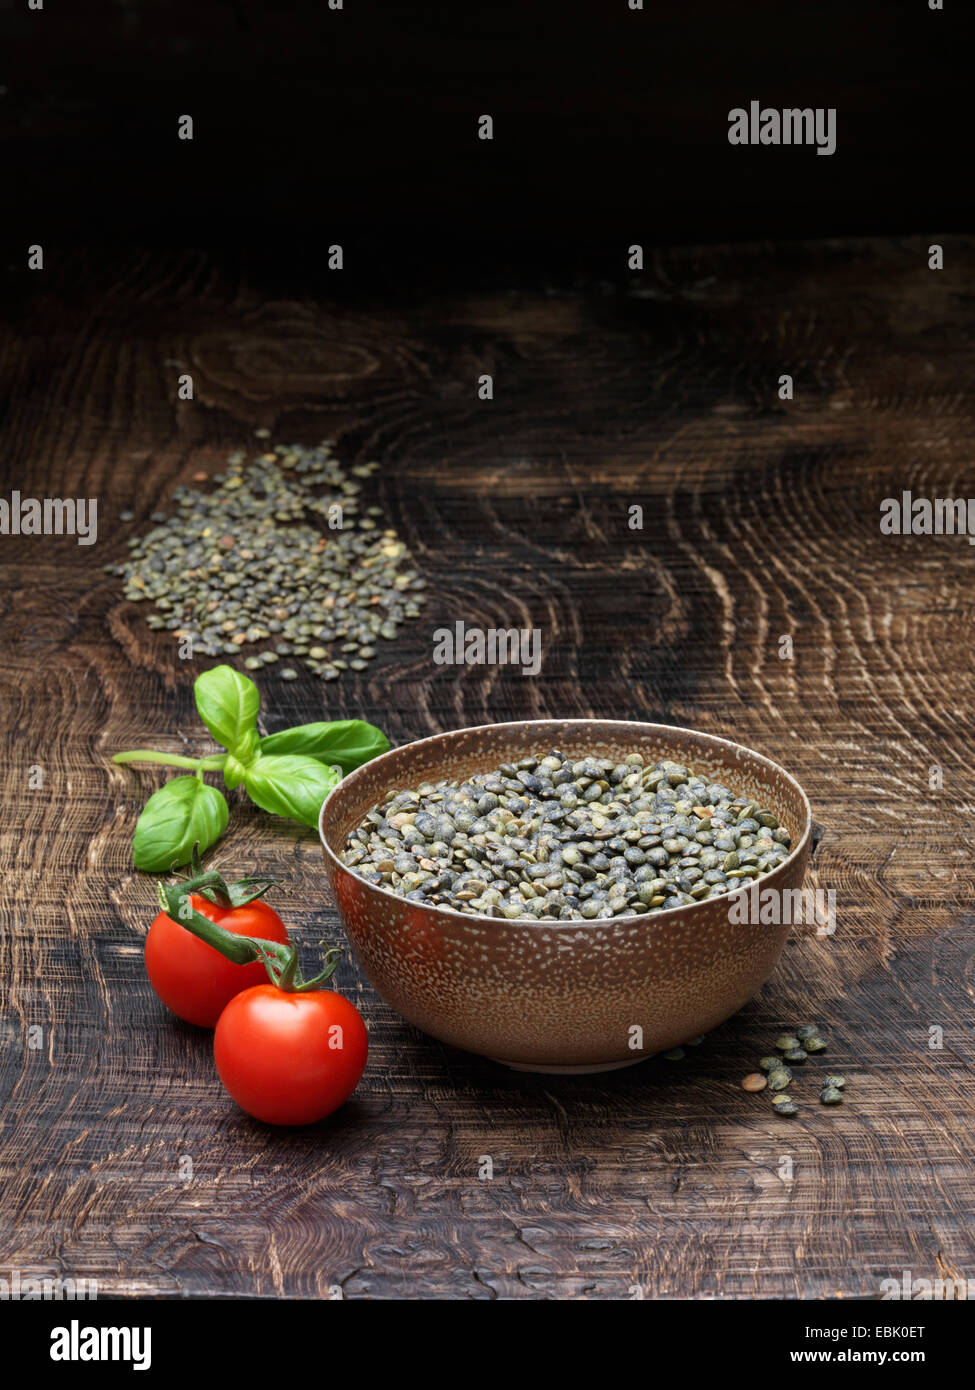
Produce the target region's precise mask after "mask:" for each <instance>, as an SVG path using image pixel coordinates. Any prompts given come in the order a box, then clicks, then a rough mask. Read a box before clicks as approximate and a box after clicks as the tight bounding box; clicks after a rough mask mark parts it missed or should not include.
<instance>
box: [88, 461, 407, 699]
mask: <svg viewBox="0 0 975 1390" xmlns="http://www.w3.org/2000/svg"><path fill="white" fill-rule="evenodd" d="M262 437H264V436H262ZM378 466H379V465H378V464H375V463H366V464H359V465H356V466H355V467H353V468H351V469H349V470H346V469H345V468H343V467H342V466H341V465H340V464H339V462H338V460H337V459H335V458H334V457H333V456H332V449H331V441H325V442H323V443H322V444H319V445H317V446H316V447H314V448H306V447H304V446H303V445H300V444H292V445H284V444H280V445H277V446H276V447H275V448H274V450H273V451H272V452H264V453H262V454H260V455H259V456H258V457H256V458H254V459H253V460H252V461H251V462H250V463H248V462H246V454H245V452H244V451H243V450H238V451H236V452H235V453H233V454H231V455H230V458H229V459H228V461H227V468H226V471H225V472H223V473H214V474H213V475H212V477H208V475H207V474H205V473H194V475H193V478H194V481H197V482H204V481H208V482H210V483H212V484H214V487H213V489H212V490H211V491H206V492H205V491H203V490H201V489H197V488H191V487H185V486H181V487H177V488H176V489H175V490H174V492H173V502H174V504H175V511H174V512H173V514H172V515H166V514H165V513H153V514H152V517H151V520H152V521H153V522H155V523H156V524H155V525H154V526H153V527H152V529H151V530H149V531H147V532H146V533H145V535H143V536H133V537H131V538H130V539H129V541H128V547H129V551H130V553H129V556H128V558H127V559H125V560H123V561H121V562H120V563H118V564H108V565H105V566H104V568H105V570H106V571H107V572H108V573H111V574H117V575H120V576H121V577H122V579H123V580H124V585H125V596H126V598H128V599H132V600H134V601H136V602H138V601H140V600H148V601H150V602H152V603H153V604H154V605H155V610H156V611H155V612H153V613H150V614H149V617H148V619H147V622H148V625H149V626H150V627H151V628H162V629H166V630H168V631H170V632H172V633H173V634H174V635H175V636H176V637H177V638H178V639H180V640H183V641H186V640H187V639H189V640H190V641H191V642H192V646H193V650H194V651H195V652H199V653H201V654H203V655H206V656H216V655H218V654H223V655H238V656H243V650H242V649H244V648H246V649H248V655H246V656H243V665H244V666H245V668H246V669H247V670H249V671H256V670H259V669H261V668H263V667H265V666H272V665H274V663H276V662H277V661H278V660H279V659H280V658H282V657H291V658H295V659H298V658H300V660H301V661H302V662H303V663H304V665H305V666H306V667H307V668H308V669H309V670H310V671H312V672H314V674H315V675H317V676H320V677H322V679H324V680H335V679H337V678H338V677H339V675H340V674H341V672H343V671H345V670H353V671H361V670H364V669H365V666H366V663H367V662H368V661H370V660H372V659H373V657H375V655H376V650H377V649H376V642H377V639H382V640H385V641H389V640H391V639H392V638H394V637H395V636H396V633H397V629H398V628H399V626H400V624H401V623H403V622H405V621H406V620H407V619H411V618H418V617H419V616H420V609H421V607H422V605H423V604H424V603H425V602H426V595H425V594H424V592H423V590H424V589H425V588H426V580H424V579H423V578H422V577H421V575H420V574H419V573H418V572H417V570H416V569H414V568H413V563H412V559H411V556H410V553H409V551H408V550H407V547H406V545H405V544H404V543H403V542H402V541H401V540H400V539H399V538H398V536H397V534H396V532H395V530H393V529H391V528H389V527H386V528H385V529H383V528H382V515H383V513H382V508H381V507H378V506H368V507H363V506H362V505H361V499H360V493H361V490H362V480H364V479H366V478H368V477H369V476H370V474H372V473H373V472H375V470H376V469H377V468H378ZM350 475H351V476H350ZM336 508H340V509H341V510H340V511H337V510H335V509H336ZM132 517H133V513H132V512H121V513H120V518H121V519H122V520H131V519H132ZM337 522H340V523H341V524H340V525H337V524H336V523H337ZM315 523H318V524H317V525H316V524H315ZM255 649H256V650H255ZM280 674H281V677H282V679H283V680H296V679H297V677H298V671H297V669H296V667H295V665H294V664H291V665H287V666H285V667H283V668H282V669H281V672H280Z"/></svg>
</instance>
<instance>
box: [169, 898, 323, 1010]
mask: <svg viewBox="0 0 975 1390" xmlns="http://www.w3.org/2000/svg"><path fill="white" fill-rule="evenodd" d="M219 877H220V875H219V874H217V873H215V872H213V871H211V872H210V873H206V874H201V875H199V876H198V877H197V878H193V879H187V880H185V881H184V882H182V883H180V884H179V885H178V886H174V885H170V884H165V883H158V882H157V884H156V892H157V896H158V898H159V906H160V907H161V908H162V910H163V912H165V914H166V916H167V917H169V918H170V919H171V921H173V922H176V923H177V924H178V925H179V926H181V927H185V929H186V930H187V931H188V932H190V933H191V935H193V936H198V937H199V938H200V940H201V941H205V942H206V944H207V945H208V946H212V947H213V949H214V950H215V951H218V952H219V953H220V955H222V956H226V958H227V960H230V961H233V962H234V964H235V965H246V964H247V963H248V962H250V961H254V960H260V961H263V962H264V968H265V970H266V971H267V975H268V979H269V980H270V981H271V984H272V985H276V986H277V988H278V989H280V990H282V991H283V992H284V993H286V994H305V993H307V992H308V991H309V990H313V989H317V988H318V987H319V986H320V985H323V984H324V983H325V982H326V980H330V979H331V978H332V975H333V974H334V973H335V968H336V966H337V965H338V963H339V960H340V959H341V957H342V952H341V950H339V949H338V947H332V948H330V949H329V950H327V951H326V953H325V968H324V970H322V972H321V973H320V974H319V975H316V976H315V977H314V979H311V980H304V979H302V976H301V971H300V970H299V968H298V953H297V951H296V950H295V948H294V947H293V946H291V945H287V946H286V945H284V943H283V942H278V941H264V940H262V939H261V937H259V936H238V935H237V934H236V933H235V932H229V931H226V930H225V928H223V927H221V926H218V924H217V923H216V922H211V921H210V918H209V917H204V915H203V913H202V912H197V911H196V909H195V908H194V907H193V904H192V903H191V902H190V896H189V895H190V893H191V892H195V891H196V889H197V888H209V887H214V886H216V885H215V884H214V880H215V879H219Z"/></svg>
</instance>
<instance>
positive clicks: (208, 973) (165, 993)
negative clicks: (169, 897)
mask: <svg viewBox="0 0 975 1390" xmlns="http://www.w3.org/2000/svg"><path fill="white" fill-rule="evenodd" d="M190 902H191V904H192V905H193V907H195V908H196V910H197V912H201V913H202V914H203V916H204V917H209V919H210V921H211V922H219V924H220V926H221V927H223V928H224V930H225V931H230V932H234V933H235V935H237V936H259V937H261V938H262V939H263V940H265V941H280V942H281V943H282V944H284V943H286V942H287V940H288V933H287V930H286V929H285V925H284V923H283V922H282V921H281V918H280V917H279V916H278V914H277V913H276V912H275V911H274V909H273V908H271V907H268V905H267V903H262V902H260V901H259V900H257V899H255V900H254V901H253V902H249V903H247V904H245V906H244V907H218V906H217V905H216V903H212V902H210V900H209V899H208V898H203V897H200V896H199V895H198V894H196V893H191V894H190ZM146 973H147V975H148V976H149V983H150V984H151V985H152V987H153V989H154V990H155V991H156V993H157V994H158V996H159V998H160V999H161V1000H162V1001H163V1003H164V1004H165V1005H166V1007H167V1009H172V1011H173V1013H174V1014H176V1016H177V1017H178V1018H182V1019H184V1020H185V1021H186V1022H187V1023H198V1024H199V1025H200V1026H201V1027H203V1028H213V1027H214V1026H215V1025H216V1022H217V1019H218V1018H219V1017H220V1015H221V1014H222V1013H223V1011H224V1009H225V1008H226V1006H227V1004H228V1003H229V1002H230V1000H231V999H232V998H233V997H234V995H235V994H239V993H240V991H241V990H242V989H250V988H251V986H252V985H259V984H260V983H261V981H262V980H265V981H266V980H267V970H266V969H265V967H264V963H263V962H262V961H259V960H256V961H251V962H250V964H248V965H234V963H233V962H232V961H229V960H226V959H225V958H224V957H223V956H222V955H220V953H219V951H215V950H214V949H213V947H212V946H208V945H207V944H206V942H205V941H201V940H200V939H199V937H196V936H193V934H192V933H191V932H188V931H187V930H186V928H185V927H181V926H180V925H179V923H178V922H174V921H173V920H172V918H171V917H167V916H166V914H165V912H160V914H159V916H158V917H157V918H156V920H155V921H154V922H153V924H152V926H151V927H150V928H149V934H148V936H147V937H146Z"/></svg>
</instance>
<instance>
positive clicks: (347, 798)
mask: <svg viewBox="0 0 975 1390" xmlns="http://www.w3.org/2000/svg"><path fill="white" fill-rule="evenodd" d="M550 748H558V749H560V750H561V751H562V752H564V753H567V754H568V755H569V756H570V757H572V756H576V757H581V756H583V755H584V754H591V755H593V756H596V757H606V758H616V759H622V758H624V757H625V756H626V755H627V754H628V753H640V754H642V755H643V758H644V759H645V760H646V761H647V762H656V761H658V760H659V759H662V758H672V759H674V760H675V761H678V762H681V763H686V764H687V766H689V767H690V768H692V769H693V770H694V771H695V772H699V773H702V774H706V775H707V776H708V777H709V778H710V779H711V780H713V781H717V782H722V783H724V784H726V785H728V786H731V787H733V788H734V789H735V790H736V791H744V792H747V793H748V795H749V796H750V797H752V798H753V800H755V801H756V802H758V803H759V804H760V805H762V806H766V807H768V808H769V809H770V810H772V811H773V812H774V813H775V814H776V815H777V816H778V817H779V819H780V821H781V822H782V823H783V824H784V825H785V827H786V828H787V829H788V830H789V832H790V834H791V835H792V843H793V846H794V848H793V851H792V854H791V855H790V857H789V858H788V859H787V860H785V861H784V862H783V863H782V864H781V865H779V867H778V868H777V869H775V870H774V872H772V873H770V874H767V875H766V876H765V877H764V878H762V879H761V880H760V884H761V887H762V888H763V889H764V888H775V889H779V890H785V889H794V888H798V887H799V886H800V884H801V883H802V878H803V875H804V873H805V871H806V865H807V862H808V859H809V847H810V835H811V830H812V817H811V812H810V808H809V802H808V800H807V798H806V794H805V792H804V791H803V790H802V788H801V787H800V786H799V784H798V782H796V781H794V779H793V778H792V777H790V776H789V774H788V773H787V772H785V771H784V770H783V769H782V768H781V767H779V766H777V764H775V763H773V762H770V761H769V760H768V758H763V757H762V756H761V754H760V753H753V752H751V751H750V750H749V749H747V748H743V747H741V745H740V744H737V743H730V742H728V740H726V739H723V738H715V737H714V736H713V735H711V734H700V733H695V732H694V731H693V730H691V729H673V728H670V727H668V726H667V725H664V724H638V723H625V722H623V721H621V720H595V719H538V720H531V721H526V722H523V723H513V724H486V725H483V726H481V727H480V728H475V729H457V730H456V731H454V732H452V733H446V734H437V735H435V736H434V737H433V738H425V739H421V740H420V741H419V742H417V743H410V744H407V745H406V747H404V748H395V749H393V750H392V751H391V752H389V753H385V754H383V756H382V757H380V758H375V759H374V760H373V761H372V762H370V763H366V764H365V766H363V767H360V768H358V769H357V770H356V771H355V772H353V773H352V774H351V775H350V776H348V777H346V778H345V779H344V780H343V781H342V782H341V783H340V784H339V785H338V787H336V789H335V791H334V792H332V794H331V796H329V797H328V799H327V800H326V802H325V804H324V806H323V807H322V813H321V817H320V820H319V831H320V834H321V839H322V845H323V849H324V855H325V864H326V869H327V873H328V879H329V883H330V884H331V887H332V892H333V893H334V895H335V900H336V902H337V903H338V908H339V912H340V914H341V917H342V921H343V924H344V926H345V930H346V932H347V933H348V936H349V940H350V941H351V942H352V945H353V946H354V948H355V951H356V954H357V956H358V957H359V960H360V961H361V963H362V966H363V968H364V970H365V972H366V974H367V975H368V977H369V979H370V980H371V981H372V983H373V985H374V986H375V988H376V989H377V990H378V992H379V993H380V994H381V995H382V997H383V999H385V1001H386V1002H387V1003H388V1004H390V1005H391V1006H392V1007H393V1008H394V1009H396V1010H397V1012H398V1013H400V1014H402V1015H403V1017H404V1018H406V1019H408V1020H409V1021H410V1022H411V1023H414V1024H416V1026H417V1027H418V1028H422V1029H423V1030H424V1032H427V1033H431V1034H432V1035H433V1036H434V1037H435V1038H439V1039H440V1040H441V1041H442V1042H445V1043H449V1044H451V1045H452V1046H454V1047H461V1048H466V1049H467V1050H468V1051H470V1052H477V1053H481V1054H483V1055H484V1056H486V1057H491V1058H494V1059H495V1060H497V1061H501V1062H505V1063H507V1064H508V1065H509V1066H513V1067H520V1068H523V1069H526V1070H530V1071H559V1072H572V1071H600V1070H608V1069H610V1068H613V1067H622V1066H626V1065H628V1064H629V1063H631V1062H634V1061H640V1060H641V1059H642V1058H644V1057H649V1056H652V1055H653V1054H654V1053H657V1052H662V1051H665V1050H667V1049H668V1048H671V1047H675V1046H677V1045H678V1044H679V1043H682V1042H686V1041H687V1039H688V1038H693V1037H696V1036H697V1035H698V1034H700V1033H706V1032H707V1031H708V1030H709V1029H711V1028H714V1027H716V1026H717V1024H719V1023H721V1022H722V1021H723V1020H724V1019H726V1018H728V1017H729V1016H730V1015H731V1014H733V1013H735V1012H736V1011H737V1010H738V1009H740V1008H741V1007H742V1005H743V1004H745V1003H746V1002H747V1000H749V999H751V998H752V997H753V996H754V995H755V994H756V993H757V992H758V990H759V989H761V987H762V985H763V984H764V983H765V981H766V980H767V979H768V977H769V975H770V974H771V973H772V971H773V969H774V968H775V965H776V962H777V961H778V958H779V955H780V954H781V952H782V948H783V946H784V945H785V941H786V938H787V937H788V935H789V931H790V927H789V926H788V925H782V926H761V925H757V924H754V925H751V924H745V925H734V924H732V923H731V922H730V921H729V905H730V903H731V902H732V899H733V898H734V897H735V896H737V894H735V893H729V894H727V895H725V896H724V897H720V898H711V899H708V900H706V901H704V902H700V903H694V904H693V905H691V906H688V907H678V908H674V909H672V910H671V911H668V912H656V913H653V914H647V915H643V916H636V917H625V918H619V917H615V918H607V919H596V920H593V921H586V920H580V921H578V922H539V921H537V920H533V919H526V920H524V921H508V920H507V919H504V918H501V919H499V918H494V917H473V916H470V917H469V916H467V915H466V914H464V913H459V912H454V911H451V910H450V909H446V908H438V907H428V906H425V905H424V904H421V903H415V902H409V901H407V899H406V898H402V897H399V896H398V895H397V894H395V893H393V892H391V891H390V890H389V889H387V888H379V887H375V886H374V885H372V884H370V883H366V882H365V880H364V879H361V878H359V877H358V876H357V875H356V874H355V873H354V872H353V871H352V870H351V869H349V868H347V867H346V866H345V864H343V863H342V861H341V859H340V858H339V855H340V854H341V851H342V849H343V846H344V844H345V840H346V837H347V836H348V834H349V832H350V831H352V830H354V829H356V828H357V827H358V825H359V824H360V823H361V821H362V819H363V817H364V816H365V814H366V812H367V811H369V810H370V809H371V808H372V807H373V806H375V805H377V804H378V803H380V802H382V801H385V800H386V799H387V798H388V797H389V796H390V795H392V793H393V792H395V791H398V790H402V789H404V788H407V787H416V786H417V785H418V784H419V783H421V782H425V781H439V780H441V779H443V778H449V779H451V780H453V779H457V778H463V777H467V776H470V775H471V774H472V773H475V772H488V771H492V770H493V769H495V768H497V767H498V766H499V765H500V764H501V763H504V762H512V761H517V760H518V759H519V758H525V757H528V756H529V755H531V754H538V753H545V752H547V751H548V750H549V749H550ZM634 1029H642V1047H641V1048H640V1049H638V1050H637V1051H636V1052H634V1050H633V1048H632V1046H631V1043H632V1041H633V1040H634V1039H636V1040H640V1036H641V1035H640V1033H639V1032H634V1031H633V1030H634Z"/></svg>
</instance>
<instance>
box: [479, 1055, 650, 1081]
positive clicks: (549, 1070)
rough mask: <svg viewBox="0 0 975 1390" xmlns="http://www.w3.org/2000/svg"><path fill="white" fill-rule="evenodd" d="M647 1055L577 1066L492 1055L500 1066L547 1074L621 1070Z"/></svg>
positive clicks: (574, 1074) (586, 1073) (570, 1074)
mask: <svg viewBox="0 0 975 1390" xmlns="http://www.w3.org/2000/svg"><path fill="white" fill-rule="evenodd" d="M646 1060H647V1058H646V1056H645V1055H643V1056H640V1057H627V1058H626V1060H625V1061H623V1062H582V1063H577V1064H576V1065H575V1066H568V1067H563V1066H557V1067H553V1066H546V1065H545V1064H544V1063H542V1062H508V1061H505V1060H504V1058H502V1057H492V1058H491V1061H492V1062H497V1064H498V1066H499V1067H510V1068H511V1070H512V1071H534V1072H544V1073H545V1074H546V1075H547V1076H592V1075H593V1074H594V1073H595V1072H599V1071H619V1070H620V1069H621V1068H623V1067H635V1066H636V1064H637V1062H645V1061H646Z"/></svg>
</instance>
